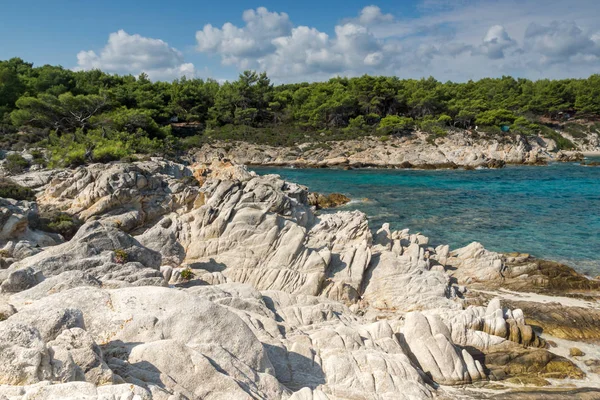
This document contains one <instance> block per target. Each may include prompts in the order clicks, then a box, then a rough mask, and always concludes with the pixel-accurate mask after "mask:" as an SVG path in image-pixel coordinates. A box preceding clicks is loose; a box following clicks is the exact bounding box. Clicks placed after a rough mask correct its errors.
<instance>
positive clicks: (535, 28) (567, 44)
mask: <svg viewBox="0 0 600 400" xmlns="http://www.w3.org/2000/svg"><path fill="white" fill-rule="evenodd" d="M598 37H599V35H598V34H597V33H595V34H591V33H588V32H584V31H583V30H582V29H581V28H580V27H579V26H578V25H577V24H576V23H574V22H557V21H552V22H551V23H550V24H549V25H540V24H537V23H531V24H530V25H529V26H528V27H527V30H526V31H525V49H526V50H528V51H531V52H533V53H535V54H538V55H539V57H540V58H539V59H540V61H541V62H542V63H543V64H555V63H562V62H569V61H573V60H572V58H573V57H576V56H578V57H579V58H580V59H582V58H581V57H583V59H585V58H586V57H587V58H588V59H589V60H594V59H597V58H598V57H600V41H599V40H598Z"/></svg>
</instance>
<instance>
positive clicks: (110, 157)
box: [92, 141, 130, 162]
mask: <svg viewBox="0 0 600 400" xmlns="http://www.w3.org/2000/svg"><path fill="white" fill-rule="evenodd" d="M129 154H130V152H129V151H128V149H127V146H126V145H125V143H123V142H121V141H117V142H108V143H103V144H101V145H99V146H98V147H96V148H95V149H94V150H93V151H92V160H94V161H96V162H110V161H118V160H120V159H122V158H124V157H126V156H128V155H129Z"/></svg>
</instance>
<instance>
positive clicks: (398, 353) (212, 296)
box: [0, 148, 600, 400]
mask: <svg viewBox="0 0 600 400" xmlns="http://www.w3.org/2000/svg"><path fill="white" fill-rule="evenodd" d="M238 151H241V150H239V149H238ZM498 151H499V150H498ZM503 151H504V150H503ZM215 152H216V153H217V154H213V153H210V152H208V153H203V154H200V155H199V156H197V161H198V162H197V163H195V164H193V165H189V166H188V165H183V164H178V163H174V162H171V161H167V160H163V159H158V158H156V159H151V160H147V161H141V162H134V163H112V164H93V165H88V166H83V167H79V168H76V169H65V170H54V171H37V172H29V173H27V174H23V175H19V176H13V177H10V178H11V179H13V180H14V181H15V182H19V183H20V184H22V185H25V186H29V187H30V188H32V189H33V190H34V191H35V192H36V197H35V201H25V200H23V201H18V200H13V199H0V222H1V227H0V248H1V250H0V256H1V263H0V266H1V269H0V348H1V349H2V351H1V352H0V398H6V399H10V400H12V399H26V398H27V399H29V398H34V397H35V398H41V399H59V398H60V399H82V398H85V399H114V400H116V399H164V400H183V399H196V398H210V399H233V398H235V399H255V398H261V399H290V400H316V399H319V400H327V399H329V400H341V399H411V400H414V399H433V398H439V399H460V398H475V399H488V398H497V397H499V396H501V397H502V398H507V399H509V398H518V399H528V398H530V399H536V398H551V399H563V398H565V399H566V398H573V396H577V398H582V399H586V398H589V399H593V398H598V397H599V396H600V375H598V374H599V373H600V347H598V346H597V345H598V343H599V342H600V303H599V300H600V280H597V279H590V278H588V277H585V276H582V275H580V274H578V273H577V272H576V271H574V270H573V269H572V268H570V267H568V266H565V265H561V264H557V263H553V262H548V261H543V260H538V259H534V258H532V257H530V256H529V255H527V254H516V253H515V254H500V253H495V252H490V251H488V250H486V249H485V248H483V246H482V245H481V244H479V243H473V244H471V245H469V246H467V247H464V248H462V249H450V248H449V247H448V246H437V247H433V246H431V245H430V244H429V239H428V238H427V237H425V236H423V235H421V234H419V233H413V232H409V231H408V230H401V231H391V230H390V228H389V225H387V224H384V225H383V226H382V227H381V228H380V229H379V230H377V231H376V233H372V232H373V231H372V230H371V227H370V226H369V221H368V220H367V218H366V216H365V215H364V214H363V213H361V212H358V211H353V212H350V211H338V212H335V213H327V214H319V213H318V212H317V211H316V209H315V204H316V203H315V200H316V201H317V203H318V201H320V200H319V196H318V195H315V194H312V195H311V194H310V193H309V192H308V190H307V188H305V187H303V186H300V185H297V184H294V183H290V182H285V181H284V180H282V179H281V178H280V177H278V176H276V175H268V176H258V175H256V174H255V173H253V172H250V171H248V170H247V169H246V168H245V167H243V166H240V165H237V164H235V163H231V162H226V161H213V160H212V159H210V158H211V157H212V156H213V155H214V156H216V157H221V158H227V157H230V156H231V154H229V153H228V154H218V153H219V150H218V148H215ZM506 154H513V153H511V152H510V151H509V152H508V153H506ZM515 154H516V153H515ZM457 157H458V156H457ZM232 158H233V157H232ZM509 158H510V157H509ZM209 159H210V160H209ZM421 159H422V158H421ZM463 159H464V158H463ZM510 159H512V158H510ZM464 160H466V159H464ZM477 160H481V159H477ZM206 161H210V162H206ZM384 161H385V160H384ZM330 200H331V201H332V202H334V203H335V201H341V200H343V199H339V198H337V197H335V196H334V197H333V198H329V199H327V201H330ZM323 204H324V203H323ZM317 205H318V204H317ZM52 213H55V215H60V216H61V217H60V218H59V219H56V220H52V222H51V223H48V224H46V225H40V224H39V223H38V224H35V223H34V221H36V218H38V217H39V216H40V215H42V214H43V215H52ZM69 218H72V219H69ZM70 223H72V224H77V225H76V228H75V229H74V231H75V233H74V235H73V237H72V238H71V239H70V240H66V239H65V237H64V236H62V235H60V234H59V233H56V230H57V229H62V228H65V226H64V225H69V224H70ZM61 224H63V225H61ZM79 225H81V226H79ZM61 227H62V228H61ZM46 228H48V229H46ZM50 228H52V229H50ZM53 230H54V231H53ZM542 396H543V397H542Z"/></svg>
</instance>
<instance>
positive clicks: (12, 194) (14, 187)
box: [0, 178, 35, 201]
mask: <svg viewBox="0 0 600 400" xmlns="http://www.w3.org/2000/svg"><path fill="white" fill-rule="evenodd" d="M0 197H4V198H8V199H14V200H30V201H33V200H35V194H34V192H33V190H31V189H29V188H27V187H24V186H21V185H19V184H17V183H15V182H13V181H11V180H10V179H6V178H0Z"/></svg>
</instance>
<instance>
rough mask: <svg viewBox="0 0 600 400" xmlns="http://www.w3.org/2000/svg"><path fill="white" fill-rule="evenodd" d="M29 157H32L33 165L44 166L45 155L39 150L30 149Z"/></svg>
mask: <svg viewBox="0 0 600 400" xmlns="http://www.w3.org/2000/svg"><path fill="white" fill-rule="evenodd" d="M30 154H31V157H33V164H35V165H41V166H43V167H45V166H46V165H47V164H48V163H47V162H46V157H44V154H43V153H42V152H41V151H39V150H32V151H31V152H30Z"/></svg>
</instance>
